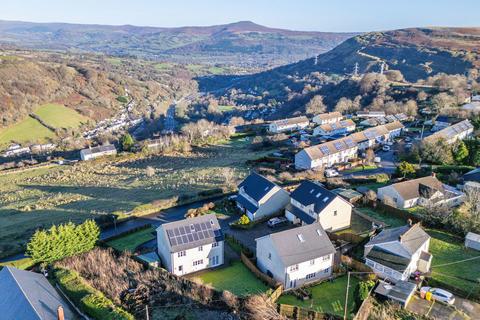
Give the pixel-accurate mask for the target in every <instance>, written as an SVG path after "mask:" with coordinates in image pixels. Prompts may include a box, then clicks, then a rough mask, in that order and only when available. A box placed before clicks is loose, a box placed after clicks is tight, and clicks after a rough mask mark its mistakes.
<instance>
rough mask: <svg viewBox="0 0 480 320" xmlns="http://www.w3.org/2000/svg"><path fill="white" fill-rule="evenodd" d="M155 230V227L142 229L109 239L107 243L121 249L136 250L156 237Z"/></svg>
mask: <svg viewBox="0 0 480 320" xmlns="http://www.w3.org/2000/svg"><path fill="white" fill-rule="evenodd" d="M154 232H155V230H154V229H153V228H147V229H142V230H139V231H137V232H134V233H130V234H127V235H125V236H123V237H120V238H117V239H114V240H111V241H108V242H107V244H108V245H109V246H111V247H112V248H114V249H117V250H119V251H130V252H134V251H135V249H136V248H137V247H138V246H139V245H141V244H142V243H145V242H147V241H150V240H153V239H155V235H154Z"/></svg>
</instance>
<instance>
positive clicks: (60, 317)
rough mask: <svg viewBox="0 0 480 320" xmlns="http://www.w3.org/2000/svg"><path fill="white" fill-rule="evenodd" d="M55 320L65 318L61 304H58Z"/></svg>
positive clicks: (63, 319)
mask: <svg viewBox="0 0 480 320" xmlns="http://www.w3.org/2000/svg"><path fill="white" fill-rule="evenodd" d="M57 320H65V314H64V312H63V307H62V306H58V308H57Z"/></svg>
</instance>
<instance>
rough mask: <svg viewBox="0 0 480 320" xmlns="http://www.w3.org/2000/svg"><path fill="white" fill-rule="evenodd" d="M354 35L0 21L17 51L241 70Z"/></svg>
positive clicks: (246, 27)
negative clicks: (72, 53) (215, 65)
mask: <svg viewBox="0 0 480 320" xmlns="http://www.w3.org/2000/svg"><path fill="white" fill-rule="evenodd" d="M353 35H354V34H353V33H330V32H304V31H291V30H283V29H274V28H268V27H265V26H261V25H258V24H255V23H253V22H250V21H240V22H236V23H231V24H226V25H217V26H208V27H180V28H158V27H139V26H131V25H124V26H107V25H81V24H67V23H31V22H19V21H0V43H3V44H10V45H15V46H18V47H22V48H30V49H49V50H70V51H88V52H101V53H105V54H108V55H115V56H137V57H141V58H151V59H156V60H159V59H160V60H161V59H164V60H168V61H174V62H182V63H191V62H204V63H205V62H206V63H225V64H229V65H231V64H234V65H245V66H274V65H275V66H278V65H281V64H286V63H291V62H294V61H298V60H300V59H305V58H306V57H310V56H313V55H315V54H318V53H319V52H325V51H327V50H329V49H331V48H333V47H334V46H336V45H337V44H339V43H340V42H342V41H344V40H345V39H347V38H349V37H351V36H353Z"/></svg>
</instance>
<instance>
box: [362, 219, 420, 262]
mask: <svg viewBox="0 0 480 320" xmlns="http://www.w3.org/2000/svg"><path fill="white" fill-rule="evenodd" d="M428 239H430V236H429V235H428V234H427V233H426V232H425V231H423V229H422V227H421V226H420V224H418V223H417V224H414V225H413V226H411V227H410V226H409V225H406V226H401V227H397V228H392V229H386V230H383V231H382V232H380V233H379V234H378V235H377V236H376V237H374V238H373V239H372V240H370V241H369V242H368V243H367V244H366V246H369V245H376V246H383V247H384V248H388V250H389V251H391V252H393V253H396V254H399V255H404V254H403V251H404V252H406V253H408V254H409V255H412V254H414V253H415V252H416V251H417V250H418V249H419V248H420V247H421V246H422V245H423V244H424V243H425V242H426V241H428ZM393 246H395V247H393Z"/></svg>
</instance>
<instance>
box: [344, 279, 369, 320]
mask: <svg viewBox="0 0 480 320" xmlns="http://www.w3.org/2000/svg"><path fill="white" fill-rule="evenodd" d="M352 273H353V274H375V272H360V271H348V273H347V274H348V275H347V290H346V293H345V309H344V310H343V320H347V306H348V291H349V290H348V289H349V288H350V274H352Z"/></svg>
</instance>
